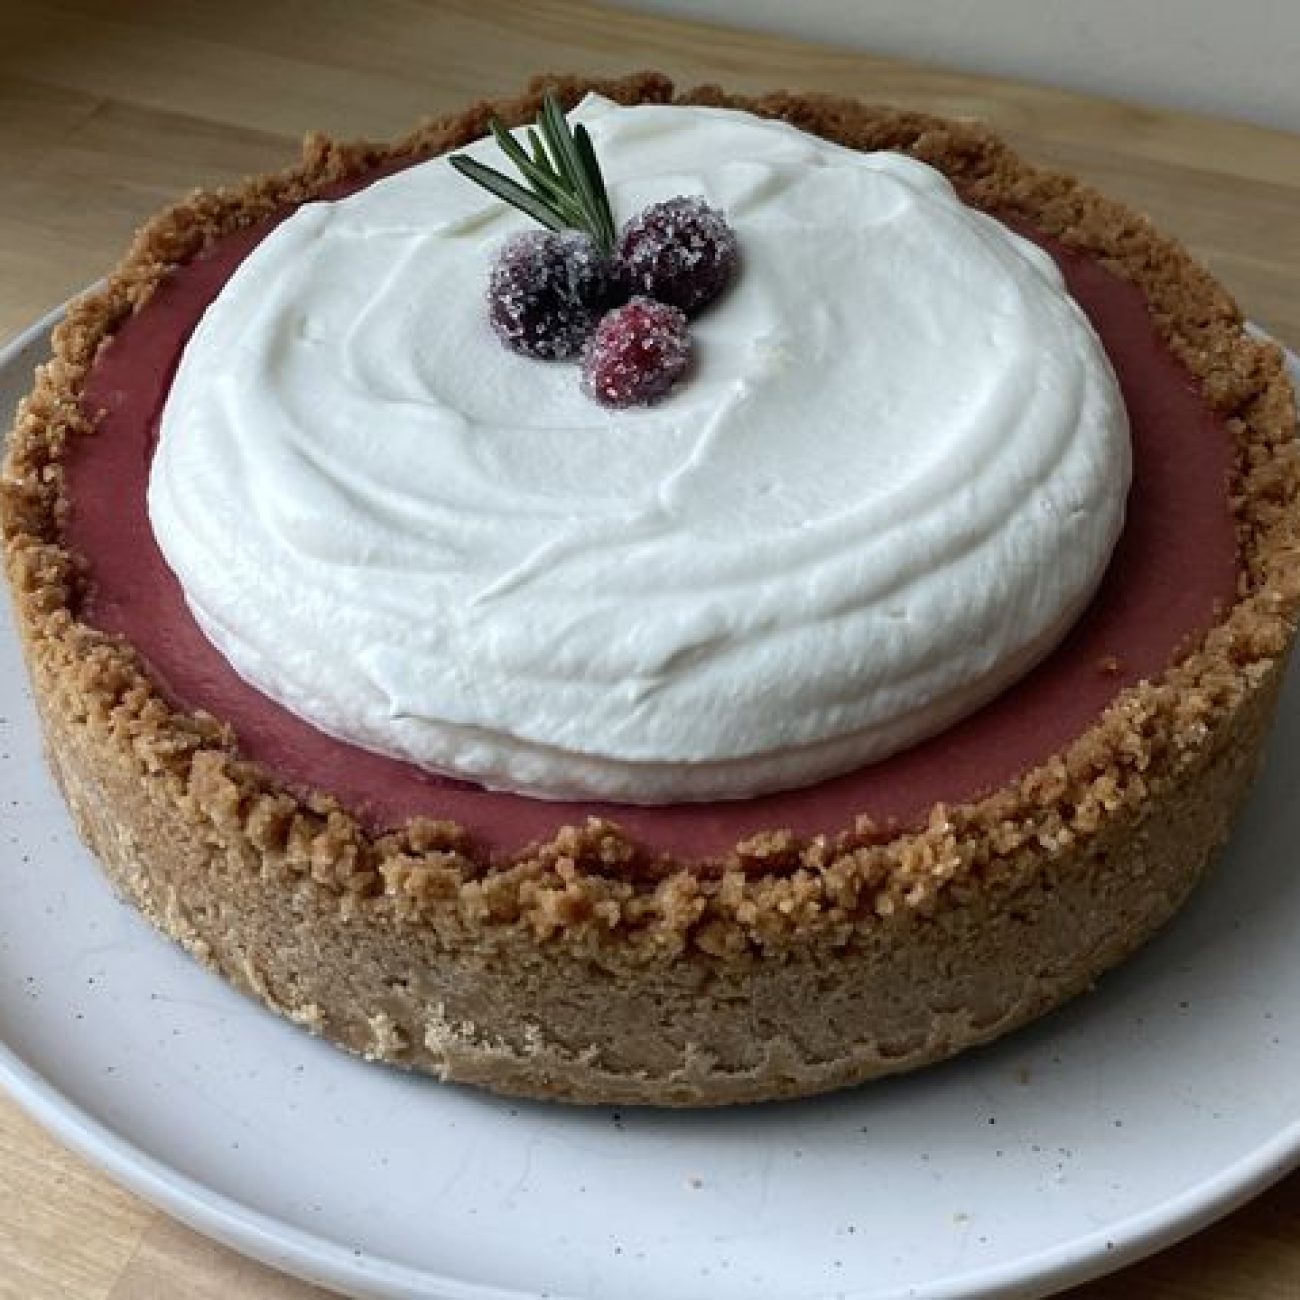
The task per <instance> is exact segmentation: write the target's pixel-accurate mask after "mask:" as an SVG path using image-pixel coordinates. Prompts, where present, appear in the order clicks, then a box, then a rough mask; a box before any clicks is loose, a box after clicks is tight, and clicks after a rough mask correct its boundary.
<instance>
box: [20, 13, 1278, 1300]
mask: <svg viewBox="0 0 1300 1300" xmlns="http://www.w3.org/2000/svg"><path fill="white" fill-rule="evenodd" d="M638 67H658V68H661V69H663V70H664V71H666V72H668V73H669V74H670V75H672V76H673V77H675V78H676V79H678V80H679V81H680V82H682V83H695V82H700V81H717V82H720V83H722V84H725V85H727V86H729V87H732V88H736V89H745V90H761V89H771V88H774V87H778V86H789V87H792V88H800V89H821V90H833V91H840V92H846V93H850V94H853V95H856V96H859V97H861V98H866V99H873V100H889V101H893V102H896V103H900V104H904V105H909V106H913V107H919V108H925V109H930V110H934V111H937V112H941V113H950V114H962V115H972V116H978V117H982V118H985V119H987V120H988V121H990V122H991V123H993V124H994V125H995V126H996V127H997V128H998V129H1000V130H1001V131H1002V132H1004V133H1005V134H1006V135H1007V136H1008V137H1009V138H1010V139H1011V140H1012V141H1013V142H1014V143H1015V144H1016V145H1017V146H1019V147H1020V148H1021V149H1022V150H1023V151H1024V152H1025V153H1026V154H1027V155H1029V156H1030V157H1032V158H1034V159H1036V160H1039V161H1042V162H1046V163H1050V164H1054V165H1058V166H1061V167H1065V168H1068V169H1070V170H1072V171H1074V172H1077V173H1079V174H1080V175H1082V176H1084V177H1086V178H1087V179H1089V180H1092V181H1094V182H1096V183H1097V184H1099V185H1101V186H1102V187H1103V188H1105V189H1106V190H1107V191H1109V192H1110V193H1112V194H1114V195H1116V196H1118V197H1121V198H1124V199H1127V200H1128V201H1130V202H1132V203H1133V204H1135V205H1137V206H1138V207H1141V208H1143V209H1145V210H1146V211H1147V212H1149V213H1150V214H1151V215H1152V216H1153V217H1154V218H1155V219H1156V221H1157V222H1158V223H1159V224H1160V225H1161V226H1163V227H1164V228H1165V229H1167V230H1169V231H1172V232H1173V233H1175V234H1177V235H1179V236H1180V237H1181V238H1183V239H1184V240H1185V241H1186V242H1187V243H1188V244H1189V245H1190V246H1191V248H1192V249H1193V250H1194V251H1195V252H1196V253H1197V255H1198V256H1200V257H1201V258H1202V259H1203V260H1204V261H1206V262H1207V263H1208V264H1209V265H1210V266H1211V267H1212V268H1213V269H1214V271H1215V272H1216V273H1217V274H1218V275H1219V276H1220V277H1221V278H1222V279H1223V280H1224V281H1225V282H1226V283H1227V284H1228V285H1229V287H1230V288H1232V289H1233V291H1234V292H1235V293H1236V294H1237V295H1238V297H1239V298H1240V300H1241V301H1242V303H1243V304H1244V306H1245V308H1246V310H1247V311H1248V312H1249V314H1250V315H1252V316H1253V317H1254V318H1255V319H1256V320H1257V321H1259V322H1260V323H1261V324H1263V325H1264V326H1266V327H1267V328H1269V329H1270V330H1272V331H1274V332H1275V333H1276V334H1278V335H1279V336H1280V337H1282V338H1283V339H1285V340H1290V341H1291V342H1292V343H1293V344H1294V343H1296V342H1300V220H1297V219H1296V217H1297V213H1300V137H1297V136H1294V135H1289V134H1285V133H1281V132H1271V131H1266V130H1262V129H1260V128H1258V127H1250V126H1243V125H1236V124H1232V123H1228V122H1222V121H1216V120H1210V119H1205V118H1195V117H1190V116H1186V115H1179V114H1174V113H1168V112H1161V111H1156V110H1153V109H1145V108H1138V107H1133V106H1131V105H1121V104H1116V103H1109V102H1104V101H1100V100H1096V99H1089V98H1084V97H1080V96H1078V95H1073V94H1066V93H1063V92H1060V91H1056V90H1050V89H1044V88H1039V87H1031V86H1026V85H1020V84H1012V83H1008V82H1002V81H993V80H988V79H981V78H975V77H970V76H964V75H958V74H954V73H949V72H942V71H936V70H933V69H927V68H921V67H917V66H915V65H911V64H904V63H900V62H896V61H891V60H885V59H880V58H874V57H870V56H867V55H863V54H858V53H851V52H845V51H838V50H831V49H826V48H819V47H815V46H808V45H798V44H795V43H792V42H789V41H784V40H777V39H770V38H764V37H757V36H750V35H743V34H739V33H736V32H731V31H721V30H717V29H709V28H704V27H699V26H693V25H689V24H685V23H680V22H670V21H665V20H660V19H655V18H648V17H641V16H637V15H635V14H631V13H627V12H623V11H605V10H600V9H597V8H595V7H593V6H592V5H590V4H588V3H585V2H583V0H540V2H539V0H530V2H528V3H522V2H512V0H447V2H443V3H437V2H436V0H433V2H430V3H424V4H421V3H412V2H411V0H368V2H366V3H358V2H355V0H166V2H164V0H62V2H59V3H49V2H46V0H42V2H40V3H36V2H34V0H33V2H25V0H3V2H0V176H2V177H3V184H2V185H0V337H6V336H8V335H10V334H12V333H14V332H16V331H17V330H18V329H19V328H21V327H22V326H23V325H25V324H27V323H28V322H29V321H30V320H32V319H34V318H35V317H37V316H39V315H41V314H42V313H44V312H45V311H46V310H48V309H49V308H50V307H52V306H53V305H55V304H56V303H58V302H60V301H62V300H63V299H65V298H66V297H67V296H68V295H70V294H71V293H73V292H75V291H76V290H77V289H79V288H80V287H82V286H83V285H85V284H86V283H88V282H89V281H91V280H93V279H95V278H96V277H97V276H99V275H100V274H102V273H103V271H104V270H105V269H106V268H107V267H108V266H109V265H110V264H111V263H112V262H113V261H114V260H115V259H116V257H117V255H118V253H119V251H120V250H121V248H122V247H123V245H124V243H125V242H126V240H127V238H128V237H129V235H130V233H131V231H132V229H133V228H134V227H135V225H136V224H137V223H138V222H139V221H140V220H141V219H142V218H143V217H144V216H146V215H147V214H148V213H149V212H151V211H152V210H153V209H155V208H156V207H158V206H159V205H160V204H162V203H164V202H166V201H167V200H168V199H170V198H172V197H173V196H175V195H176V194H177V193H179V192H181V191H183V190H185V189H188V188H190V187H192V186H196V185H210V184H215V183H220V182H223V181H228V180H232V179H234V178H237V177H240V176H243V175H245V174H248V173H253V172H258V171H264V170H269V169H272V168H277V167H280V166H282V165H284V164H285V163H286V162H288V161H289V160H290V159H291V158H292V157H293V155H294V152H295V149H296V144H297V141H298V139H299V138H300V137H301V135H302V134H303V133H304V132H305V131H307V130H312V129H315V130H324V131H327V132H330V133H333V134H337V135H341V136H349V137H352V136H386V135H392V134H395V133H398V132H401V131H403V130H405V129H406V128H407V127H409V125H410V124H411V123H412V122H413V121H414V120H416V119H417V118H419V117H421V116H422V115H426V114H429V113H432V112H437V111H441V110H444V109H448V108H453V107H456V106H457V105H460V104H462V103H464V102H466V101H467V100H470V99H473V98H477V97H479V96H483V95H489V94H497V93H505V92H509V91H511V90H513V89H515V88H517V87H518V86H519V85H520V83H521V82H522V81H523V80H524V79H525V78H526V77H527V76H528V75H530V74H531V73H532V72H534V71H537V70H545V69H555V70H574V71H587V72H593V73H618V72H626V71H630V70H632V69H635V68H638ZM1297 1086H1300V1084H1298V1085H1297ZM321 1294H323V1293H321V1292H319V1291H316V1290H315V1289H313V1288H311V1287H308V1286H305V1285H303V1284H301V1283H298V1282H295V1281H292V1280H290V1279H288V1278H284V1277H280V1276H278V1275H276V1274H273V1273H271V1272H270V1271H268V1270H266V1269H264V1268H261V1267H260V1266H258V1265H255V1264H251V1263H249V1262H248V1261H245V1260H242V1259H240V1258H238V1257H237V1256H235V1255H232V1254H231V1253H229V1252H228V1251H225V1250H223V1249H222V1248H220V1247H217V1246H214V1245H212V1244H210V1243H208V1242H206V1241H204V1240H203V1239H202V1238H200V1237H197V1236H195V1235H194V1234H193V1233H191V1232H189V1231H188V1230H186V1229H184V1228H182V1227H180V1226H179V1225H177V1224H175V1223H173V1222H171V1221H170V1220H168V1219H167V1218H165V1217H164V1216H162V1215H160V1214H159V1213H157V1212H156V1211H154V1210H153V1209H151V1208H150V1207H149V1206H147V1205H145V1204H144V1203H142V1202H141V1201H139V1200H137V1199H136V1198H135V1197H133V1196H132V1195H130V1194H129V1193H127V1192H124V1191H122V1190H120V1189H118V1188H117V1187H115V1186H114V1185H113V1184H112V1183H110V1182H109V1181H108V1180H107V1179H106V1178H104V1177H103V1176H102V1175H100V1174H99V1173H98V1172H96V1171H95V1170H93V1169H91V1168H90V1167H89V1166H88V1165H86V1164H85V1163H84V1162H83V1161H81V1160H80V1159H78V1158H77V1157H75V1156H73V1155H71V1154H69V1153H67V1152H65V1151H63V1150H62V1149H60V1148H59V1147H58V1146H57V1145H56V1144H54V1143H53V1142H51V1141H50V1140H49V1139H48V1138H47V1137H46V1136H45V1135H44V1134H43V1133H42V1132H41V1131H40V1130H38V1129H37V1128H36V1127H35V1125H33V1124H32V1123H31V1122H30V1121H29V1120H28V1119H27V1118H25V1117H24V1116H23V1115H22V1114H21V1112H19V1111H18V1110H17V1109H16V1107H14V1106H13V1105H12V1104H11V1103H9V1102H8V1101H5V1100H2V1099H0V1297H3V1298H4V1300H163V1298H168V1300H170V1298H171V1297H197V1298H198V1300H209V1298H212V1300H216V1298H217V1297H240V1298H243V1297H248V1298H249V1300H305V1298H306V1297H310V1296H319V1295H321ZM1071 1296H1072V1300H1133V1298H1136V1297H1141V1298H1142V1300H1298V1298H1300V1175H1293V1176H1292V1177H1291V1178H1290V1179H1288V1180H1286V1181H1285V1182H1283V1183H1282V1184H1280V1185H1279V1186H1278V1187H1276V1188H1274V1189H1273V1190H1272V1191H1271V1192H1269V1193H1267V1194H1266V1195H1264V1196H1263V1197H1261V1198H1260V1199H1259V1200H1257V1201H1256V1202H1255V1203H1254V1204H1252V1205H1250V1206H1248V1207H1247V1208H1245V1209H1243V1210H1240V1211H1238V1212H1237V1213H1236V1214H1234V1215H1232V1216H1231V1217H1230V1218H1228V1219H1226V1220H1224V1221H1223V1222H1222V1223H1220V1224H1218V1225H1217V1226H1215V1227H1213V1228H1210V1229H1208V1230H1207V1231H1204V1232H1202V1233H1200V1234H1199V1235H1197V1236H1196V1237H1194V1238H1192V1239H1191V1240H1189V1241H1187V1242H1184V1243H1183V1244H1182V1245H1180V1246H1177V1247H1175V1248H1173V1249H1171V1250H1168V1251H1166V1252H1164V1253H1163V1254H1161V1255H1158V1256H1156V1257H1155V1258H1153V1259H1151V1260H1148V1261H1146V1262H1145V1263H1143V1264H1140V1265H1137V1266H1135V1267H1132V1268H1129V1269H1127V1270H1125V1271H1123V1272H1121V1273H1119V1274H1116V1275H1115V1276H1113V1277H1112V1278H1110V1279H1107V1280H1105V1281H1101V1282H1096V1283H1093V1284H1091V1285H1089V1286H1086V1287H1083V1288H1080V1289H1079V1290H1077V1291H1075V1292H1073V1293H1071Z"/></svg>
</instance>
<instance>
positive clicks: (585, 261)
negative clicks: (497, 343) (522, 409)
mask: <svg viewBox="0 0 1300 1300" xmlns="http://www.w3.org/2000/svg"><path fill="white" fill-rule="evenodd" d="M611 285H612V278H611V268H610V265H609V262H608V261H607V259H606V258H605V257H604V256H602V254H601V252H600V250H599V249H598V248H597V247H596V245H595V243H594V242H593V241H592V239H591V237H590V236H589V235H585V234H583V233H582V232H581V231H577V230H561V231H554V230H526V231H524V232H522V233H521V234H517V235H512V236H511V237H510V238H509V239H508V240H506V242H505V244H504V246H503V247H502V249H501V252H500V254H499V255H498V257H497V260H496V263H495V265H494V266H493V267H492V279H491V283H490V284H489V286H488V315H489V317H490V319H491V321H492V328H493V329H494V330H495V331H496V333H497V337H498V338H499V339H500V340H501V342H502V343H504V344H505V345H506V347H508V348H512V349H513V350H514V351H515V352H522V353H523V354H524V356H526V357H539V358H541V359H543V360H547V361H554V360H559V359H561V358H563V357H573V356H577V355H578V353H579V352H580V351H581V350H582V345H583V344H584V343H585V342H586V341H587V339H588V337H589V336H590V335H591V332H592V330H594V329H595V328H596V322H597V321H598V320H599V319H600V314H601V312H602V311H604V309H605V308H606V307H607V306H608V305H609V302H610V300H611Z"/></svg>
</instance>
